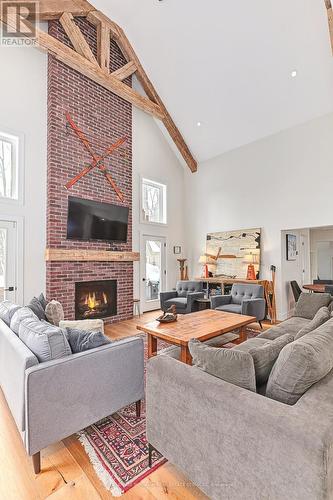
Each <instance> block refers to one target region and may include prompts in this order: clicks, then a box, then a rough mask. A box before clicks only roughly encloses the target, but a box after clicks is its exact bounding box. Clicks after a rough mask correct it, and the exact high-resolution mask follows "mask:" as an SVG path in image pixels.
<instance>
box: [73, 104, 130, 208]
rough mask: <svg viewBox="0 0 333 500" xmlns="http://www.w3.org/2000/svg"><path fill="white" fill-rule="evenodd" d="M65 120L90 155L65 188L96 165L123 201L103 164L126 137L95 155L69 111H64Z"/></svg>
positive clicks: (122, 196) (120, 193)
mask: <svg viewBox="0 0 333 500" xmlns="http://www.w3.org/2000/svg"><path fill="white" fill-rule="evenodd" d="M66 120H67V124H68V125H69V126H70V128H71V129H72V130H73V131H74V133H75V135H76V136H77V137H78V138H79V139H80V141H81V142H82V144H83V146H84V148H85V149H86V151H88V153H89V154H90V156H91V157H92V163H91V164H90V165H88V166H86V167H85V168H84V169H83V170H81V172H80V173H78V174H77V175H76V176H75V177H73V179H71V180H70V181H68V182H67V184H66V185H65V188H66V189H70V188H71V187H73V186H74V185H75V184H76V183H77V182H78V181H79V180H80V179H82V177H84V176H85V175H87V174H89V172H91V171H92V170H93V169H94V168H95V167H97V168H98V169H99V170H100V171H101V172H102V173H103V174H104V176H105V178H106V180H107V181H108V183H109V184H110V185H111V186H112V188H113V189H114V191H115V192H116V194H117V196H118V198H119V199H120V201H124V195H123V194H122V192H121V191H120V189H119V188H118V186H117V184H116V183H115V181H114V180H113V178H112V176H111V174H110V172H108V169H107V168H106V166H105V165H104V160H105V159H106V158H107V157H108V156H110V155H111V154H112V153H113V152H114V151H115V150H116V149H118V148H119V147H120V146H121V145H122V144H124V142H126V140H127V137H122V138H121V139H119V140H118V141H117V142H115V143H114V144H112V145H111V146H110V147H109V148H108V149H107V150H106V151H105V153H104V154H103V155H102V156H99V155H97V154H96V153H95V152H94V150H93V149H92V147H91V144H90V141H89V140H88V139H87V138H86V136H85V134H84V133H83V132H82V130H81V129H80V128H79V127H78V126H77V125H76V123H74V121H73V120H72V118H71V117H70V114H69V113H66Z"/></svg>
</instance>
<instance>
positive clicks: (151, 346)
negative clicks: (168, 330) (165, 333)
mask: <svg viewBox="0 0 333 500" xmlns="http://www.w3.org/2000/svg"><path fill="white" fill-rule="evenodd" d="M156 354H157V338H156V337H153V336H152V335H149V334H148V358H152V357H154V356H156Z"/></svg>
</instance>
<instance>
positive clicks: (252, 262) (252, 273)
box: [243, 252, 259, 280]
mask: <svg viewBox="0 0 333 500" xmlns="http://www.w3.org/2000/svg"><path fill="white" fill-rule="evenodd" d="M243 262H244V264H248V266H247V275H246V279H247V280H255V279H257V274H256V270H255V267H254V266H257V265H258V264H259V260H258V255H257V254H256V253H252V252H251V253H249V254H247V255H245V257H244V260H243Z"/></svg>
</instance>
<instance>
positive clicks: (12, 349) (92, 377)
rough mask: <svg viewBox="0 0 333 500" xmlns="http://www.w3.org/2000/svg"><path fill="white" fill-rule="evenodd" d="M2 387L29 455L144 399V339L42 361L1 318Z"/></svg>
mask: <svg viewBox="0 0 333 500" xmlns="http://www.w3.org/2000/svg"><path fill="white" fill-rule="evenodd" d="M0 386H1V389H2V391H3V393H4V395H5V398H6V400H7V403H8V406H9V408H10V410H11V413H12V415H13V418H14V420H15V423H16V425H17V428H18V430H19V432H20V434H21V436H22V440H23V443H24V445H25V448H26V450H27V453H28V454H29V455H30V456H32V457H33V464H34V469H35V472H36V473H38V472H39V471H40V450H42V449H43V448H45V447H47V446H48V445H50V444H52V443H54V442H57V441H60V440H62V439H64V438H65V437H68V436H70V435H71V434H73V433H75V432H78V431H79V430H81V429H84V428H85V427H87V426H89V425H91V424H93V423H94V422H97V421H98V420H100V419H102V418H104V417H107V416H108V415H111V414H112V413H114V412H116V411H118V410H119V409H121V408H123V407H125V406H127V405H128V404H130V403H134V402H138V404H137V411H139V404H140V403H139V401H140V400H141V399H143V397H144V364H143V341H142V339H140V338H130V339H125V340H120V341H117V342H112V343H111V344H108V345H105V346H102V347H99V348H97V349H91V350H89V351H85V352H81V353H79V354H72V355H69V356H67V357H64V358H61V359H57V360H54V361H48V362H44V363H39V362H38V360H37V358H36V356H35V355H34V354H33V353H32V352H31V351H30V350H29V349H28V347H27V346H26V345H25V344H24V343H23V342H22V341H21V340H20V339H19V337H18V336H17V335H16V334H15V333H14V332H13V331H12V330H11V329H10V328H9V327H8V326H7V325H6V323H4V322H3V321H2V320H1V319H0Z"/></svg>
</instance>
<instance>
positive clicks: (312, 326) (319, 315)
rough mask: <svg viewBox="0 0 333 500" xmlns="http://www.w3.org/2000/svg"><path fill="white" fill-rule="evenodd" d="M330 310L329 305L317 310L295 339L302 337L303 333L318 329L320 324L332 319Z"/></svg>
mask: <svg viewBox="0 0 333 500" xmlns="http://www.w3.org/2000/svg"><path fill="white" fill-rule="evenodd" d="M330 316H331V315H330V311H329V309H328V307H321V308H320V309H319V311H317V312H316V314H315V317H314V318H313V319H312V320H311V321H310V322H309V323H308V324H307V325H305V326H303V328H302V329H301V330H300V331H299V332H298V333H297V335H296V336H295V340H297V339H300V338H301V337H303V335H306V334H307V333H310V332H312V331H313V330H316V328H318V327H319V326H321V325H322V324H323V323H325V322H326V321H328V320H329V319H330Z"/></svg>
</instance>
